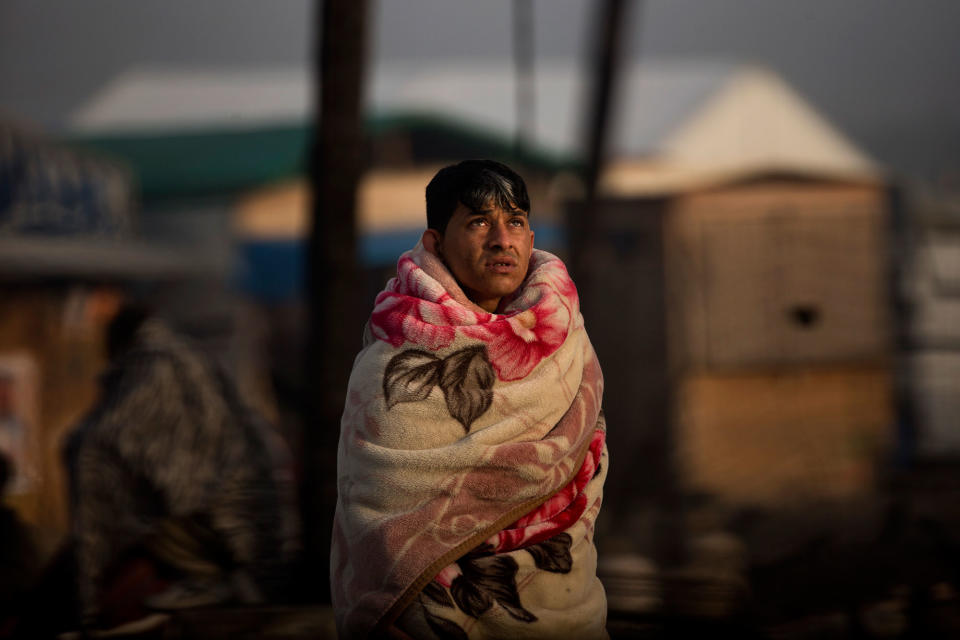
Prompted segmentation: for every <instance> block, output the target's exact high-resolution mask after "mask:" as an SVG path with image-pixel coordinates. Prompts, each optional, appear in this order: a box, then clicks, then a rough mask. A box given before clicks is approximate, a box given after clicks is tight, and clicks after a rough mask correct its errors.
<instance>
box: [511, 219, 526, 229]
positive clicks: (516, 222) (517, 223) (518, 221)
mask: <svg viewBox="0 0 960 640" xmlns="http://www.w3.org/2000/svg"><path fill="white" fill-rule="evenodd" d="M510 224H512V225H513V226H515V227H525V226H526V224H527V221H526V219H524V218H512V219H511V220H510Z"/></svg>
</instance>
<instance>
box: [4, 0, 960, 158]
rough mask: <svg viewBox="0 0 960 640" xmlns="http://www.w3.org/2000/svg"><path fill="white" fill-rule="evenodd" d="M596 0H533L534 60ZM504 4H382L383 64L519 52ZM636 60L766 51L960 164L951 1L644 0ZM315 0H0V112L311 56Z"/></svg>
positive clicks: (956, 31)
mask: <svg viewBox="0 0 960 640" xmlns="http://www.w3.org/2000/svg"><path fill="white" fill-rule="evenodd" d="M596 4H598V3H595V2H591V1H590V0H536V1H535V4H534V11H535V17H536V28H535V33H534V41H535V47H536V51H537V55H538V57H540V58H542V57H546V56H569V57H576V58H578V59H582V58H583V56H584V54H585V52H586V43H587V41H588V40H587V38H588V29H589V25H590V20H591V18H592V16H591V11H592V9H593V7H594V6H595V5H596ZM511 6H512V4H511V2H510V0H484V1H482V2H480V1H477V0H380V1H379V2H375V3H374V5H373V7H374V20H373V25H372V30H371V55H372V56H373V59H374V60H377V59H390V60H397V59H430V58H436V57H443V58H452V57H463V58H471V57H490V58H509V57H510V55H511ZM634 7H635V8H636V9H639V10H635V11H634V14H633V16H632V19H631V23H630V28H629V29H628V31H629V37H630V46H631V50H630V55H631V56H632V57H637V56H639V57H641V58H644V57H645V58H654V57H655V58H663V57H684V58H697V57H723V58H729V59H734V60H745V61H759V62H762V63H764V64H766V65H768V66H769V67H771V68H772V69H774V70H776V71H778V72H779V73H781V74H782V75H783V76H784V77H785V78H786V79H787V81H788V82H790V83H791V84H792V85H793V86H794V87H795V88H796V89H798V90H799V91H800V93H802V94H803V95H804V96H806V97H807V98H808V99H809V100H810V101H811V102H812V103H813V104H814V105H815V106H816V107H817V108H819V109H820V110H821V111H823V112H824V113H826V114H827V115H828V116H829V117H830V118H831V119H833V120H834V122H835V123H837V124H838V125H839V126H840V127H841V128H843V129H844V130H845V131H846V132H847V134H848V135H850V137H852V138H853V139H854V140H855V141H856V142H858V143H860V144H861V145H863V146H864V147H866V148H867V150H868V151H870V152H872V153H874V154H875V155H877V156H878V157H879V158H880V159H881V160H886V161H887V162H891V163H893V164H895V165H897V166H900V167H902V168H904V169H908V170H911V169H922V170H927V169H933V168H937V167H942V166H952V167H954V168H955V169H960V77H958V76H960V71H958V69H960V2H958V1H957V0H914V1H913V2H905V1H902V0H648V1H647V2H643V3H636V4H635V5H634ZM312 23H313V3H311V2H308V1H306V0H275V1H273V2H266V1H263V0H202V1H200V2H194V1H187V0H136V1H135V2H131V1H130V0H83V2H71V1H68V0H3V1H2V2H0V108H2V109H3V110H5V111H11V112H13V113H15V114H16V115H18V116H20V117H25V118H29V119H32V120H34V121H35V122H38V123H40V124H41V125H43V126H47V127H56V126H57V125H58V124H60V123H62V120H63V118H64V117H65V115H66V113H68V112H69V111H70V110H71V109H73V108H74V107H75V106H76V105H77V104H78V103H80V102H81V101H83V100H84V99H86V98H87V97H89V95H90V94H91V93H92V92H93V91H95V90H96V89H97V88H98V87H99V86H100V85H101V84H103V83H104V82H106V81H107V80H108V79H109V78H110V77H111V76H113V75H114V74H116V73H118V72H120V71H122V70H124V69H126V68H131V67H179V66H186V65H196V66H207V67H224V66H226V67H241V68H243V67H251V66H264V67H277V66H291V65H303V64H309V59H310V55H311V42H310V35H311V31H312V27H313V24H312Z"/></svg>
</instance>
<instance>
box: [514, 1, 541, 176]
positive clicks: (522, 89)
mask: <svg viewBox="0 0 960 640" xmlns="http://www.w3.org/2000/svg"><path fill="white" fill-rule="evenodd" d="M533 57H534V33H533V0H513V60H514V66H515V69H516V80H517V81H516V116H517V127H516V131H515V132H514V136H515V137H514V153H515V155H516V157H517V159H518V160H520V161H521V162H523V160H524V157H525V154H526V152H527V150H528V149H529V148H530V141H531V140H532V139H533V134H534V126H535V122H536V87H535V85H534V78H533Z"/></svg>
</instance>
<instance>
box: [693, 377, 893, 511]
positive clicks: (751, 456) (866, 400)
mask: <svg viewBox="0 0 960 640" xmlns="http://www.w3.org/2000/svg"><path fill="white" fill-rule="evenodd" d="M677 407H678V411H677V415H676V428H677V436H678V437H677V442H678V454H679V455H678V461H679V465H680V470H681V477H682V478H683V484H684V486H685V488H686V489H687V490H688V491H694V492H704V493H708V494H711V495H714V496H719V497H721V498H722V499H724V500H727V501H731V502H736V503H747V504H759V505H767V506H777V505H782V504H785V503H788V502H790V501H797V500H802V501H809V500H815V499H824V498H845V497H850V496H854V495H857V494H864V493H868V492H870V491H872V490H873V489H874V487H875V486H876V482H877V471H878V468H879V465H880V464H881V463H882V461H883V458H884V457H885V456H886V455H887V454H888V453H889V451H890V447H891V444H892V442H891V440H892V437H893V430H892V428H891V426H892V422H893V418H894V410H893V403H892V376H891V373H890V371H889V370H888V369H887V368H886V367H862V368H841V367H834V368H818V369H808V370H802V369H799V370H798V369H792V370H781V371H777V372H756V373H737V374H730V375H711V374H694V375H690V376H686V377H685V378H683V379H682V381H681V383H680V385H679V389H678V393H677Z"/></svg>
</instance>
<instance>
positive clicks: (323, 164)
mask: <svg viewBox="0 0 960 640" xmlns="http://www.w3.org/2000/svg"><path fill="white" fill-rule="evenodd" d="M317 6H318V9H319V10H318V11H317V13H316V20H317V41H316V44H315V47H316V48H315V65H316V66H315V78H316V84H317V85H318V94H317V95H318V100H317V101H316V107H315V108H316V119H317V120H318V122H317V123H316V124H315V129H314V138H313V144H312V156H311V163H310V178H311V182H312V186H313V217H312V227H311V231H310V238H309V248H308V263H307V274H306V275H307V287H308V296H309V303H308V304H309V314H310V320H309V323H308V332H309V338H308V348H307V362H306V366H305V372H306V375H307V380H306V385H305V389H306V391H307V398H306V399H305V407H306V411H307V416H306V420H305V424H304V429H303V474H304V482H303V487H302V491H303V495H302V499H301V502H302V504H303V516H304V555H305V558H304V559H305V561H306V562H305V565H306V567H305V569H306V571H305V573H306V575H308V576H309V577H310V580H307V581H305V585H304V586H305V588H306V589H307V590H308V593H307V594H306V595H308V596H310V597H312V598H316V599H320V600H329V597H330V589H329V581H328V575H329V566H330V565H329V563H330V559H329V558H330V534H331V522H332V518H333V511H334V507H335V505H336V463H337V440H338V437H339V432H340V429H339V425H340V415H341V413H342V412H343V404H344V397H345V395H346V388H347V380H348V378H349V375H350V367H351V364H352V362H353V358H354V356H355V355H356V353H357V351H358V350H359V349H360V336H361V334H362V316H361V314H360V313H359V310H358V297H359V296H358V292H359V283H360V278H359V276H358V268H357V252H356V246H357V229H356V215H355V208H356V199H357V198H356V191H357V183H358V181H359V179H360V174H361V170H362V168H363V158H364V156H363V144H362V143H363V101H362V89H363V80H364V66H365V58H366V46H365V43H366V33H367V2H366V0H322V1H321V2H319V3H318V5H317Z"/></svg>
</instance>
